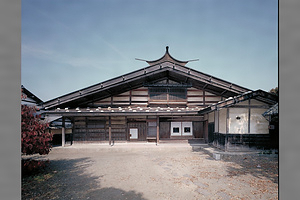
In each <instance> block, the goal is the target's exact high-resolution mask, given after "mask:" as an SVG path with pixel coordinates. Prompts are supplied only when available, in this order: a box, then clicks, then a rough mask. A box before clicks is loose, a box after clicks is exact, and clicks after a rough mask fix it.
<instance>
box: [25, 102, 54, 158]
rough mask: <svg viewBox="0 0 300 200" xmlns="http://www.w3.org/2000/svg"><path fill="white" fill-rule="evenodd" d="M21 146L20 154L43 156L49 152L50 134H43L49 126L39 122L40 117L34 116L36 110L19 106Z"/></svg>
mask: <svg viewBox="0 0 300 200" xmlns="http://www.w3.org/2000/svg"><path fill="white" fill-rule="evenodd" d="M21 106H22V109H21V116H22V122H21V145H22V153H23V154H25V155H31V154H35V153H38V154H40V155H45V154H48V153H49V152H50V148H51V144H50V141H51V140H52V134H51V133H47V132H45V130H46V128H47V127H48V126H49V125H48V124H47V123H43V122H42V121H41V120H40V115H37V114H36V108H35V107H31V106H26V105H21Z"/></svg>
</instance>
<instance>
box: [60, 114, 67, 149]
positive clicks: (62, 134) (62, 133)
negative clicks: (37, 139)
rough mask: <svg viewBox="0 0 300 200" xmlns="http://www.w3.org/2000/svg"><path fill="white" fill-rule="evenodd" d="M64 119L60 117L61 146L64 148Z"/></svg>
mask: <svg viewBox="0 0 300 200" xmlns="http://www.w3.org/2000/svg"><path fill="white" fill-rule="evenodd" d="M65 135H66V133H65V117H62V128H61V146H62V147H64V146H65V142H66V140H65Z"/></svg>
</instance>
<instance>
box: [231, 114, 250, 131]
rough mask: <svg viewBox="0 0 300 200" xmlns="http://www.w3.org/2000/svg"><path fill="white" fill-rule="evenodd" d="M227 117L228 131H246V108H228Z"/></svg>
mask: <svg viewBox="0 0 300 200" xmlns="http://www.w3.org/2000/svg"><path fill="white" fill-rule="evenodd" d="M228 109H229V119H228V127H229V133H237V134H244V133H248V112H249V110H248V108H228ZM236 117H240V119H239V120H238V119H236Z"/></svg>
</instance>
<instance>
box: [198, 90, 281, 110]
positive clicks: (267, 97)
mask: <svg viewBox="0 0 300 200" xmlns="http://www.w3.org/2000/svg"><path fill="white" fill-rule="evenodd" d="M249 99H256V100H258V101H261V102H263V103H266V104H268V105H270V106H273V105H274V104H276V103H277V102H278V97H277V96H276V95H273V94H271V93H268V92H265V91H263V90H256V91H249V92H245V93H243V94H241V95H238V96H233V97H229V98H228V99H226V100H224V101H220V102H218V103H216V104H212V105H210V106H208V107H207V108H205V109H203V110H200V111H199V112H198V113H199V114H206V113H210V112H212V111H214V110H218V109H221V108H227V107H231V106H234V105H235V104H237V103H240V102H243V101H246V100H249Z"/></svg>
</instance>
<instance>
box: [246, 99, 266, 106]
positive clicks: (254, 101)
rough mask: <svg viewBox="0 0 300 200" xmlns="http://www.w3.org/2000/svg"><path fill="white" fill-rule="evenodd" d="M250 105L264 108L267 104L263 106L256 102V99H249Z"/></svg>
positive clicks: (261, 103)
mask: <svg viewBox="0 0 300 200" xmlns="http://www.w3.org/2000/svg"><path fill="white" fill-rule="evenodd" d="M250 104H251V106H264V105H267V104H265V103H263V102H261V101H258V100H256V99H251V100H250Z"/></svg>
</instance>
